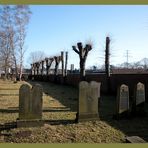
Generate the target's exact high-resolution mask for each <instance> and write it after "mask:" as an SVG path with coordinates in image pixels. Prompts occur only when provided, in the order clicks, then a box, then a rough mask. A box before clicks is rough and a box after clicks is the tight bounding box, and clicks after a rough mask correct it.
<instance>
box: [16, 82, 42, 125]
mask: <svg viewBox="0 0 148 148" xmlns="http://www.w3.org/2000/svg"><path fill="white" fill-rule="evenodd" d="M42 96H43V88H42V86H41V85H39V84H35V85H34V86H33V87H32V89H30V86H29V85H27V84H23V85H22V86H21V87H20V90H19V120H17V125H18V127H23V126H40V125H42V122H41V119H42Z"/></svg>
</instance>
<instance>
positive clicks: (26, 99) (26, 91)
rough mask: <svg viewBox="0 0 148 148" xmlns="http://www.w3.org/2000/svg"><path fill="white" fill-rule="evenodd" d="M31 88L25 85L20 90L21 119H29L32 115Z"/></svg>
mask: <svg viewBox="0 0 148 148" xmlns="http://www.w3.org/2000/svg"><path fill="white" fill-rule="evenodd" d="M29 108H30V87H29V85H27V84H23V85H22V86H21V87H20V89H19V119H20V120H21V119H28V118H29V114H30V109H29Z"/></svg>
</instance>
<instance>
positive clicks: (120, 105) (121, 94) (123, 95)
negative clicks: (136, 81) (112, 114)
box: [117, 84, 129, 114]
mask: <svg viewBox="0 0 148 148" xmlns="http://www.w3.org/2000/svg"><path fill="white" fill-rule="evenodd" d="M128 110H129V89H128V86H127V85H125V84H122V85H121V86H120V87H119V88H118V92H117V114H121V113H123V112H126V111H128Z"/></svg>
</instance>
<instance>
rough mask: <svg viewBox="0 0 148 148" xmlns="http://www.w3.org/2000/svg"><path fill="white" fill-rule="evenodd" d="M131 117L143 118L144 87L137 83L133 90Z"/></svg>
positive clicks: (144, 113)
mask: <svg viewBox="0 0 148 148" xmlns="http://www.w3.org/2000/svg"><path fill="white" fill-rule="evenodd" d="M132 115H133V116H135V115H136V116H137V115H138V116H140V117H142V116H145V115H146V112H145V86H144V84H143V83H141V82H139V83H137V85H136V86H135V89H134V99H133V106H132Z"/></svg>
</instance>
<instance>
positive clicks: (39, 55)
mask: <svg viewBox="0 0 148 148" xmlns="http://www.w3.org/2000/svg"><path fill="white" fill-rule="evenodd" d="M45 57H46V54H45V53H44V52H43V51H34V52H31V53H30V56H29V62H30V63H35V62H38V61H42V60H43V59H45Z"/></svg>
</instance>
